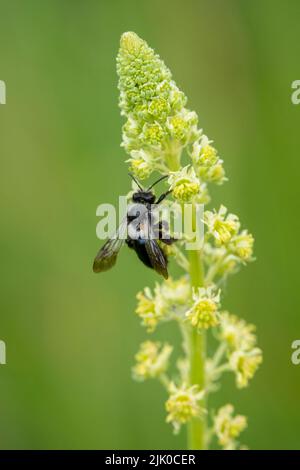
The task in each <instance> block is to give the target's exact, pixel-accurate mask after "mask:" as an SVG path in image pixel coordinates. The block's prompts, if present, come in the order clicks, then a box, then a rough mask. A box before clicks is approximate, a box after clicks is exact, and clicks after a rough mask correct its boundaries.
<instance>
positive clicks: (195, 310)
mask: <svg viewBox="0 0 300 470" xmlns="http://www.w3.org/2000/svg"><path fill="white" fill-rule="evenodd" d="M193 300H194V304H193V305H192V307H191V308H190V310H188V311H187V312H186V317H187V318H188V320H189V321H190V322H191V324H192V325H193V326H194V327H196V328H199V329H202V328H203V329H208V328H210V327H213V326H216V325H217V324H218V323H219V320H218V315H217V314H218V308H219V303H220V292H217V293H216V292H215V287H214V286H209V287H207V288H204V287H200V288H199V289H198V290H197V291H194V293H193Z"/></svg>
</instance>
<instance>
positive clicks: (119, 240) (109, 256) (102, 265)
mask: <svg viewBox="0 0 300 470" xmlns="http://www.w3.org/2000/svg"><path fill="white" fill-rule="evenodd" d="M126 229H127V217H124V219H123V220H122V222H121V225H120V226H119V228H118V230H117V231H116V233H115V235H114V236H113V237H111V238H109V239H108V240H107V241H106V242H105V243H104V245H103V246H102V248H100V250H99V251H98V253H97V255H96V258H95V259H94V264H93V271H94V273H100V272H103V271H107V270H108V269H110V268H112V267H113V266H114V265H115V264H116V261H117V256H118V253H119V251H120V249H121V247H122V246H123V244H124V242H125V235H126Z"/></svg>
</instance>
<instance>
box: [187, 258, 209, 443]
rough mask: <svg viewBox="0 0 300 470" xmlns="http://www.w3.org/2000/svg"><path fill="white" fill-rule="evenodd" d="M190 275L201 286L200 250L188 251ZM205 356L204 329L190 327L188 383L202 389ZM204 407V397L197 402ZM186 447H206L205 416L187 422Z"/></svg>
mask: <svg viewBox="0 0 300 470" xmlns="http://www.w3.org/2000/svg"><path fill="white" fill-rule="evenodd" d="M189 259H190V277H191V284H192V287H201V286H203V284H204V273H203V265H202V261H201V252H200V251H190V252H189ZM205 358H206V335H205V331H204V330H203V331H201V332H199V331H197V329H196V328H190V331H189V359H190V374H189V375H190V376H189V382H190V385H198V386H199V388H200V389H201V390H202V389H204V388H205ZM199 405H200V406H201V407H203V408H206V403H205V399H203V400H202V401H201V403H199ZM188 448H189V450H197V449H200V450H201V449H205V448H206V419H205V417H204V418H203V417H201V418H198V417H197V418H196V417H195V418H193V419H192V420H191V421H190V423H189V424H188Z"/></svg>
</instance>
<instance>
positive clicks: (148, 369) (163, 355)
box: [132, 341, 173, 381]
mask: <svg viewBox="0 0 300 470" xmlns="http://www.w3.org/2000/svg"><path fill="white" fill-rule="evenodd" d="M172 350H173V348H172V346H170V345H169V344H164V345H163V346H162V345H161V344H160V343H158V342H156V343H154V342H153V341H145V342H144V343H142V344H141V346H140V349H139V351H138V352H137V354H136V355H135V360H136V364H135V366H134V367H133V369H132V373H133V377H134V378H135V379H136V380H141V381H143V380H145V379H150V378H154V377H159V376H160V375H161V374H163V373H164V372H165V371H166V370H167V368H168V363H169V357H170V355H171V353H172Z"/></svg>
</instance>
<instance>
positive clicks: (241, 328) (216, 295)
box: [117, 32, 262, 449]
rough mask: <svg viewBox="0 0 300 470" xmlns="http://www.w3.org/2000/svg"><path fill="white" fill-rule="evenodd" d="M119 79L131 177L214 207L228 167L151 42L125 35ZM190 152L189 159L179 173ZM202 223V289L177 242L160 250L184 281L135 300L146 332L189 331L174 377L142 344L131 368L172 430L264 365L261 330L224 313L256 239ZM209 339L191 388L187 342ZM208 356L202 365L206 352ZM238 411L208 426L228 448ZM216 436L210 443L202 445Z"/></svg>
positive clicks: (157, 353) (163, 352)
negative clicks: (156, 178)
mask: <svg viewBox="0 0 300 470" xmlns="http://www.w3.org/2000/svg"><path fill="white" fill-rule="evenodd" d="M117 72H118V76H119V91H120V100H119V105H120V109H121V114H122V115H123V116H124V117H125V119H126V122H125V124H124V126H123V138H122V146H123V147H124V149H125V151H126V152H127V154H128V159H127V163H128V164H129V168H130V171H131V172H133V174H134V175H135V176H136V177H137V178H139V179H146V178H148V177H149V176H151V175H152V173H153V172H158V173H160V174H163V175H167V176H168V179H167V180H166V181H167V184H168V186H169V189H170V190H171V192H172V198H173V203H174V207H182V206H183V205H184V204H190V205H191V207H192V210H195V207H196V204H199V203H201V204H207V203H209V202H210V195H209V185H210V184H213V183H214V184H217V185H220V184H222V183H224V182H225V181H226V180H227V178H226V176H225V171H224V167H223V160H222V159H221V158H220V156H219V154H218V152H217V150H216V148H215V146H214V143H213V141H212V140H211V139H209V137H207V135H206V134H204V132H203V131H202V129H200V128H199V127H198V116H197V114H196V113H195V112H194V111H190V110H189V109H188V108H187V99H186V96H185V95H184V93H183V92H182V91H181V90H180V89H179V88H178V86H177V85H176V83H175V82H174V80H173V78H172V75H171V72H170V70H169V69H168V68H167V67H166V65H165V64H164V62H163V61H162V60H161V59H160V57H159V56H158V55H157V54H156V53H155V52H154V51H153V49H151V48H150V47H149V46H148V45H147V43H146V42H145V41H143V40H142V39H141V38H139V37H138V36H137V35H136V34H135V33H133V32H128V33H124V34H123V35H122V37H121V44H120V50H119V54H118V57H117ZM184 152H185V153H186V157H187V158H186V159H185V164H184V165H183V163H182V155H183V153H184ZM203 223H204V224H205V228H206V232H205V236H204V240H203V243H202V245H201V247H200V248H199V251H198V252H197V257H198V258H197V259H199V260H200V264H201V269H200V267H199V266H198V268H197V270H196V271H197V275H198V283H196V284H195V282H193V287H192V282H191V277H192V272H194V271H195V270H194V271H193V268H194V266H193V262H194V261H193V259H194V258H191V257H189V255H188V254H187V253H186V252H185V251H184V250H183V245H184V244H183V242H178V243H176V244H175V245H169V246H167V245H164V246H163V247H162V248H163V249H164V250H165V253H166V254H167V255H168V256H169V257H170V258H171V259H173V260H174V261H175V262H177V263H178V265H179V266H180V267H181V268H183V270H185V271H186V273H185V274H184V275H183V276H181V277H180V278H179V279H177V280H175V279H173V278H169V279H167V280H164V281H163V282H162V283H156V284H155V286H154V288H153V289H150V288H149V287H146V288H145V289H143V290H142V291H140V292H139V293H138V294H137V308H136V314H137V316H138V317H139V319H140V321H141V323H142V325H143V326H144V327H145V328H146V330H147V332H149V333H152V332H154V331H155V330H156V328H157V327H158V325H160V324H161V323H165V322H168V321H175V322H177V323H178V325H179V327H180V330H181V331H182V333H183V351H182V355H181V356H180V359H179V360H178V361H177V369H178V372H177V373H176V374H175V376H174V377H171V375H170V371H169V368H168V366H169V362H170V356H171V353H172V350H173V348H172V347H171V346H170V345H169V344H167V343H166V344H161V343H159V342H153V341H146V342H144V343H142V344H141V346H140V349H139V351H138V353H137V354H136V356H135V360H136V362H135V365H134V367H133V376H134V378H135V379H137V380H139V381H144V380H146V379H150V378H157V379H159V380H160V381H161V382H162V384H163V385H164V386H165V387H166V390H167V393H168V398H167V401H166V405H165V407H166V412H167V416H166V420H167V422H168V423H171V424H172V425H173V428H174V431H175V432H178V431H179V430H180V427H181V426H182V425H186V424H187V425H189V424H191V423H192V424H193V423H195V422H196V423H199V422H203V423H204V421H205V420H206V419H207V417H209V416H211V414H209V413H207V409H206V397H207V395H208V394H209V393H211V392H213V391H214V390H217V389H218V388H219V387H218V383H217V382H219V381H220V379H221V376H222V374H223V373H224V372H228V371H229V372H232V373H233V374H234V377H235V382H236V385H237V387H238V388H243V387H246V386H247V385H248V383H249V381H250V379H252V377H253V375H254V374H255V372H256V370H257V368H258V366H259V365H260V363H261V362H262V352H261V350H260V349H259V348H258V347H257V346H256V336H255V327H254V326H253V325H251V324H247V323H246V322H245V321H244V320H241V319H239V318H238V317H236V316H234V315H231V314H230V313H228V312H226V311H223V310H222V308H221V304H222V300H223V299H222V291H221V287H223V285H224V283H225V281H226V280H227V278H228V276H229V275H230V274H233V273H235V272H236V271H237V270H238V269H239V268H240V267H241V266H243V265H245V264H247V263H249V262H250V261H253V259H254V258H253V244H254V238H253V236H252V235H251V234H250V233H249V232H248V231H247V230H246V229H244V228H243V229H241V226H242V225H241V222H240V220H239V218H238V217H237V216H236V215H235V214H232V213H231V212H229V211H228V210H227V208H226V207H225V206H223V205H221V207H220V208H219V209H218V210H214V209H212V210H206V211H205V212H204V216H203ZM182 235H183V240H189V239H190V237H191V235H190V233H183V234H182ZM175 238H176V237H175ZM199 271H201V275H200V273H199ZM206 332H207V333H209V334H212V335H213V336H214V338H217V340H218V342H219V346H218V347H217V349H216V351H215V353H214V354H213V355H212V357H210V358H207V359H206V364H205V368H204V369H203V370H205V372H204V373H205V377H204V380H202V381H201V385H200V383H195V381H194V378H193V377H194V375H195V376H197V375H198V374H197V370H196V374H194V375H193V369H192V367H194V366H193V365H192V363H194V362H195V358H196V362H197V361H198V362H199V361H201V360H202V356H201V358H200V357H199V351H198V350H197V349H193V345H192V342H191V341H190V339H189V338H194V337H195V335H196V337H197V335H199V337H201V338H203V337H204V335H205V334H206ZM204 344H205V342H204ZM202 353H203V357H204V355H205V350H203V351H202ZM197 354H198V356H197ZM194 372H195V371H194ZM233 412H234V410H233V406H232V405H226V406H224V407H222V408H220V410H219V411H218V413H217V414H216V415H215V416H214V418H213V422H212V425H211V429H212V430H213V432H214V433H215V435H216V437H217V440H218V442H219V445H220V446H221V447H222V448H223V449H237V448H239V447H240V444H239V441H238V438H239V435H240V433H241V432H242V431H243V430H244V429H245V427H246V425H247V422H246V418H245V417H244V416H241V415H236V416H234V414H233ZM191 429H193V428H191ZM203 429H204V430H205V429H206V428H205V425H204V424H203ZM192 432H193V431H192ZM210 434H211V433H208V432H207V435H205V436H204V440H205V445H206V444H207V443H208V441H209V436H210ZM197 445H198V444H197ZM200 445H204V444H200V443H199V446H200Z"/></svg>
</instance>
